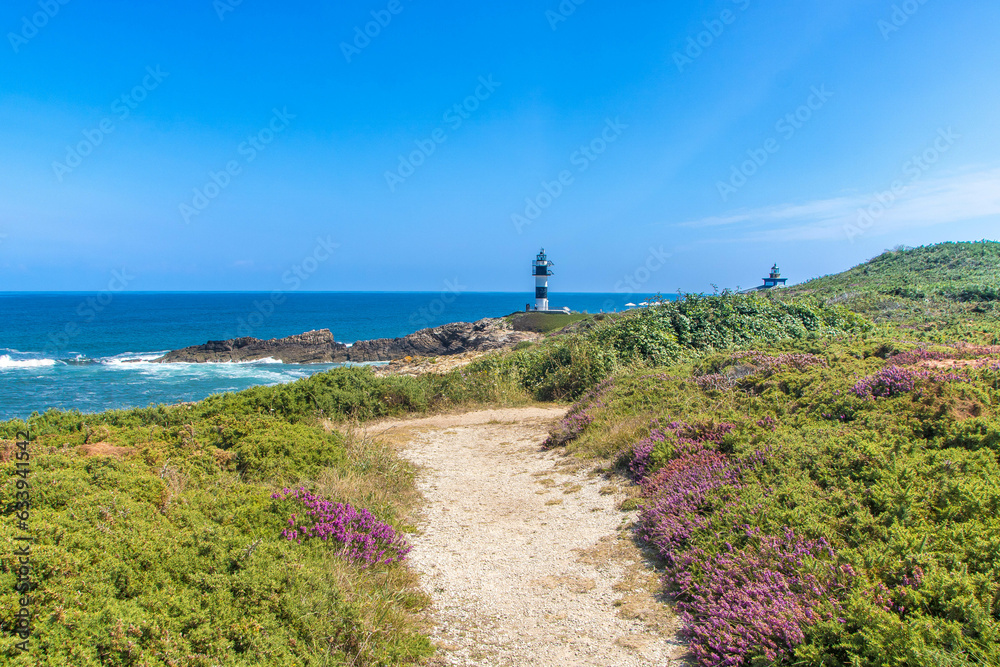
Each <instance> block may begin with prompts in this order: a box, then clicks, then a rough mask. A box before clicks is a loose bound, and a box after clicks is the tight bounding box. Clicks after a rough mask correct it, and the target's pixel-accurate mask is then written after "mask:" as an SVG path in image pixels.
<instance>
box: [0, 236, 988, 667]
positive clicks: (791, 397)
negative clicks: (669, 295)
mask: <svg viewBox="0 0 1000 667" xmlns="http://www.w3.org/2000/svg"><path fill="white" fill-rule="evenodd" d="M997 245H998V244H989V243H983V244H950V245H946V246H943V247H933V248H927V249H924V248H922V249H917V250H910V251H905V252H904V251H893V252H891V253H887V254H886V255H883V256H881V257H880V258H876V259H875V260H873V261H872V262H870V263H868V264H867V265H864V267H859V268H857V269H853V270H852V271H851V272H848V273H849V274H850V275H847V274H842V275H840V276H831V277H827V278H823V279H819V280H817V281H812V282H810V283H807V284H805V285H803V286H801V287H798V288H790V289H788V290H781V291H779V292H769V293H753V294H746V295H744V294H729V293H724V294H720V295H715V296H708V297H702V296H694V295H691V296H687V297H685V298H683V299H681V300H680V301H677V302H663V303H657V304H655V305H654V306H652V307H650V308H643V309H639V310H635V311H632V312H628V313H623V314H615V315H603V316H587V317H583V318H578V319H576V320H575V321H572V322H556V321H555V320H551V321H552V322H553V327H552V329H551V331H552V333H550V334H548V335H546V336H543V337H542V338H541V339H540V340H539V341H538V342H536V343H526V344H521V345H518V346H517V347H516V348H514V349H512V350H508V351H505V352H498V353H492V354H489V355H485V356H483V357H481V358H480V359H478V360H476V361H475V362H473V363H472V364H471V365H468V366H466V367H464V368H461V369H459V370H456V371H453V372H450V373H447V374H443V375H434V374H428V375H424V376H421V377H417V378H413V377H406V376H388V377H377V376H375V375H374V374H373V373H372V372H371V371H370V370H368V369H359V368H354V369H337V370H333V371H329V372H325V373H320V374H317V375H314V376H312V377H310V378H308V379H304V380H301V381H298V382H295V383H292V384H289V385H284V386H278V387H266V388H265V387H261V388H255V389H251V390H248V391H244V392H239V393H235V394H224V395H218V396H213V397H211V398H209V399H207V400H205V401H201V402H199V403H197V404H191V405H180V406H170V407H167V406H156V407H150V408H142V409H135V410H126V411H109V412H105V413H102V414H97V415H83V414H79V413H75V412H58V411H50V412H47V413H44V414H36V415H34V416H33V417H32V418H31V419H30V420H29V423H28V424H24V423H21V422H17V421H14V422H7V423H3V424H0V474H2V475H3V476H4V477H3V480H4V481H3V484H2V486H0V503H3V504H4V506H5V507H7V508H8V509H7V514H8V519H9V518H10V517H11V515H12V513H13V506H12V501H13V500H14V498H15V495H14V494H15V491H16V489H15V487H14V483H13V480H14V479H15V477H14V469H15V461H14V460H13V452H14V451H15V450H14V446H13V442H12V440H13V438H14V437H15V434H16V432H17V431H18V430H21V429H23V428H25V426H28V427H30V429H31V432H32V434H33V435H34V436H35V439H34V441H33V442H32V444H31V454H32V459H31V465H32V477H31V483H32V503H33V505H32V527H33V529H34V530H35V533H36V538H37V539H36V542H35V544H34V546H33V559H34V560H33V562H34V563H35V565H34V567H35V571H34V573H33V576H34V581H35V582H36V587H35V589H34V591H33V596H34V601H33V606H34V610H35V612H36V614H37V615H36V619H35V627H34V635H33V638H32V644H31V646H32V652H31V653H29V654H26V655H22V654H19V653H18V651H17V650H16V648H15V642H16V641H17V640H16V638H13V637H10V636H4V637H3V638H0V655H3V656H4V658H5V660H6V662H7V663H9V664H14V665H64V664H74V665H217V664H226V665H257V664H281V665H395V664H414V663H417V662H419V661H421V660H423V659H424V658H425V657H426V656H428V655H429V654H430V652H431V647H430V644H429V642H428V640H427V638H426V637H425V636H424V634H422V632H421V628H422V626H421V621H420V613H421V610H422V609H423V607H424V605H425V604H426V600H425V599H424V597H423V596H422V595H421V594H420V593H419V592H418V590H419V589H418V588H417V582H416V581H415V580H414V577H413V576H412V574H411V573H410V571H409V570H408V569H407V566H406V563H405V560H404V561H403V562H390V561H398V560H399V559H400V558H401V557H403V556H404V555H405V552H406V545H405V543H404V542H403V541H402V540H404V539H405V533H406V531H407V530H409V528H408V526H407V518H408V517H409V516H410V512H411V510H412V508H413V503H414V502H415V492H414V488H413V473H412V471H411V470H410V468H409V467H408V466H407V465H405V464H404V463H403V462H402V461H401V460H400V459H399V458H398V457H397V456H396V453H395V452H394V450H393V449H392V448H391V447H389V446H388V445H385V444H382V443H379V442H376V441H372V440H369V439H366V438H363V437H360V436H359V435H357V432H356V430H355V429H354V428H352V426H351V425H352V424H356V423H357V422H363V421H366V420H371V419H377V418H382V417H389V416H396V415H402V414H407V413H420V412H428V411H434V410H443V409H454V408H457V407H463V406H475V405H483V404H488V405H498V404H499V405H518V404H526V403H529V402H532V401H539V400H541V401H570V400H573V401H576V404H575V405H574V406H573V408H572V409H571V411H570V413H569V414H568V416H567V418H566V419H565V420H564V421H563V422H562V423H561V424H560V425H559V427H558V428H557V429H556V430H555V431H554V432H553V433H552V435H551V437H550V438H549V442H548V444H549V446H553V447H556V446H559V447H565V448H566V450H567V451H568V452H569V453H571V454H573V455H576V456H581V457H588V458H596V459H603V460H605V461H607V462H608V465H609V467H616V468H617V469H618V470H619V471H620V472H621V474H624V475H627V476H629V477H631V478H633V479H634V480H635V482H636V486H634V487H633V490H634V494H633V496H634V497H633V499H632V500H631V501H629V506H634V507H639V508H641V510H642V512H641V517H642V521H641V525H640V527H639V535H640V537H641V538H643V539H645V540H647V541H648V542H649V543H650V545H651V546H652V547H654V548H655V549H657V550H658V551H659V553H660V555H661V557H662V558H663V561H664V566H663V568H664V575H665V580H666V581H667V582H668V585H669V588H670V591H669V593H670V594H671V596H672V597H673V598H674V599H676V600H677V603H678V604H679V605H680V609H681V611H682V612H683V614H684V620H685V628H686V630H685V632H686V633H687V636H688V637H689V639H690V641H691V646H692V650H693V651H694V654H695V657H696V659H697V660H698V661H699V663H700V664H703V665H737V666H738V665H764V664H809V665H830V666H833V665H838V666H839V665H844V666H847V665H851V666H861V665H871V666H873V667H874V666H875V665H908V666H909V665H912V666H913V667H917V666H923V665H987V664H1000V654H998V653H997V648H996V647H997V646H998V645H1000V551H998V547H997V545H1000V519H998V518H997V517H1000V469H998V465H1000V458H998V457H1000V454H998V443H1000V421H998V419H1000V417H998V413H997V404H998V399H1000V378H998V369H1000V350H998V349H997V348H992V347H988V345H990V344H994V343H996V340H997V339H996V335H997V333H998V331H1000V329H998V326H997V323H996V319H995V311H994V310H993V307H992V304H994V302H995V300H994V299H992V297H991V296H990V295H992V294H994V292H991V291H990V290H995V289H996V288H997V286H998V285H997V280H996V273H995V270H996V269H995V267H996V263H995V255H996V251H997ZM865 267H867V268H865ZM864 271H867V274H865V273H864ZM991 272H993V273H991ZM904 286H905V289H910V290H913V291H912V292H906V293H903V291H902V290H903V289H904ZM893 290H895V292H896V293H894V292H893ZM918 292H919V293H918ZM973 296H975V298H972V297H973ZM848 306H849V307H848ZM855 310H859V311H862V312H863V313H864V315H859V314H858V313H857V312H854V311H855ZM536 315H537V314H536ZM541 317H544V318H546V320H547V321H549V318H560V317H563V316H559V315H552V316H550V315H544V316H541ZM872 320H876V321H877V323H874V324H873V322H872ZM567 324H571V325H572V326H570V327H569V328H568V329H565V327H566V326H567ZM973 343H977V344H976V345H974V344H973ZM303 499H305V500H303ZM295 503H299V504H301V505H302V507H299V506H298V505H296V504H295ZM338 503H339V504H338ZM306 507H310V508H320V510H321V511H320V515H321V519H317V518H316V517H315V516H313V515H310V516H312V518H310V519H309V520H306V519H304V518H303V517H304V516H305V513H304V512H305V509H306ZM296 512H298V515H297V516H291V515H292V514H296ZM358 531H362V532H361V533H359V532H358ZM364 531H370V532H367V533H365V532H364ZM15 532H16V531H15V529H14V522H13V521H11V520H8V521H5V522H4V523H3V527H2V535H3V539H4V541H5V544H7V545H8V548H9V550H11V551H12V548H11V546H10V545H12V544H13V537H14V535H15ZM376 534H377V535H379V536H382V537H381V538H380V539H381V540H382V541H381V542H378V541H375V542H373V541H372V540H371V539H367V538H368V537H371V536H373V535H376ZM359 535H360V537H359ZM401 535H402V537H401ZM324 536H333V537H332V538H330V539H323V537H324ZM303 537H305V538H308V539H302V538H303ZM356 538H357V539H356ZM362 538H364V539H362ZM352 544H353V545H354V546H351V545H352ZM358 545H366V546H365V547H364V549H362V548H361V547H360V546H358ZM380 545H382V546H385V547H386V548H388V546H391V549H389V550H388V551H385V549H382V546H380ZM365 549H367V551H366V550H365ZM385 554H388V555H385ZM362 556H363V557H362ZM15 582H16V574H15V572H14V569H13V567H12V565H11V563H10V562H8V561H4V562H3V563H0V622H3V623H4V625H5V626H6V627H10V624H11V623H12V621H13V618H14V614H15V613H16V609H17V598H18V596H17V594H16V592H15V590H14V585H15Z"/></svg>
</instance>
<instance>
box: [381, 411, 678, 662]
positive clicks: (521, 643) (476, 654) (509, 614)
mask: <svg viewBox="0 0 1000 667" xmlns="http://www.w3.org/2000/svg"><path fill="white" fill-rule="evenodd" d="M562 413H563V411H562V410H559V409H551V408H519V409H505V410H490V411H481V412H472V413H466V414H460V415H444V416H436V417H429V418H422V419H413V420H406V421H393V422H382V423H380V424H376V425H373V426H372V428H371V429H370V433H372V434H373V435H380V436H381V437H383V438H389V439H392V440H394V441H396V442H399V443H400V444H401V445H402V446H403V454H404V456H405V457H407V458H408V459H409V460H411V461H413V462H414V463H416V464H418V465H419V466H420V467H421V470H422V472H421V474H420V476H419V487H420V490H421V492H422V493H423V494H424V496H425V498H426V504H425V510H424V513H423V517H422V526H421V533H420V534H419V535H417V536H414V538H413V540H412V541H413V544H414V549H413V551H412V552H411V554H410V562H411V564H412V565H413V566H414V567H415V568H416V569H417V570H418V571H419V572H420V573H421V576H422V580H423V582H424V586H425V588H426V589H427V591H428V592H429V593H430V594H431V596H432V598H433V601H434V604H433V609H432V612H431V618H430V621H431V623H432V625H433V629H432V633H431V634H432V637H433V639H434V641H435V643H436V644H437V645H438V647H439V649H440V650H439V651H438V654H437V655H436V656H435V658H434V659H433V660H432V662H431V664H432V665H490V666H493V665H496V666H508V665H509V666H517V667H526V666H529V665H539V666H541V665H545V666H546V667H553V666H560V667H563V666H565V667H571V666H574V665H601V666H610V665H615V666H620V667H633V666H635V667H639V666H646V665H650V666H652V665H658V666H662V665H673V664H676V665H679V664H682V663H680V662H679V658H680V656H682V655H683V654H684V649H683V647H682V646H681V645H680V643H679V642H678V641H677V640H676V637H675V631H676V625H677V623H676V619H675V618H674V617H673V616H672V615H671V614H670V612H669V610H668V608H667V607H666V606H665V605H664V604H662V602H660V601H658V600H657V599H656V597H655V593H656V591H657V590H658V584H657V577H656V575H655V572H654V571H653V570H651V569H650V568H649V566H648V565H647V564H646V562H645V561H644V559H643V556H642V554H641V552H640V551H639V549H638V548H637V547H636V546H635V545H634V544H633V542H632V540H631V531H630V530H629V529H628V524H629V522H630V521H631V520H632V519H634V516H632V515H629V514H625V513H622V512H621V511H619V510H618V509H617V504H618V502H619V501H620V500H621V499H622V496H621V495H620V494H619V493H618V489H617V487H616V486H615V485H614V484H609V482H608V481H607V480H606V479H605V478H603V477H602V476H601V475H599V474H597V473H596V472H595V471H594V470H593V469H592V468H589V467H586V466H582V465H580V464H579V463H578V462H576V461H575V460H573V459H570V458H566V457H564V456H562V454H561V453H558V452H546V451H544V450H543V449H542V448H541V443H542V441H544V439H545V437H546V434H547V431H548V428H549V427H550V426H551V424H552V423H553V422H554V421H555V420H556V419H558V418H559V417H561V416H562Z"/></svg>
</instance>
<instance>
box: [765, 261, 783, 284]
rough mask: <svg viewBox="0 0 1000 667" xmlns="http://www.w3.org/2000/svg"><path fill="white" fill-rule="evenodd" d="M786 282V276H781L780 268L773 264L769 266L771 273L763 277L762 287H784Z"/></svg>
mask: <svg viewBox="0 0 1000 667" xmlns="http://www.w3.org/2000/svg"><path fill="white" fill-rule="evenodd" d="M787 282H788V278H782V277H781V269H779V268H778V265H777V264H775V265H774V266H772V267H771V275H770V276H768V277H767V278H764V286H763V289H771V288H772V287H784V286H785V283H787Z"/></svg>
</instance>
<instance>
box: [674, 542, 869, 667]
mask: <svg viewBox="0 0 1000 667" xmlns="http://www.w3.org/2000/svg"><path fill="white" fill-rule="evenodd" d="M746 536H747V537H748V538H749V544H748V545H747V546H746V547H744V548H743V549H735V548H733V547H732V545H726V548H725V549H724V550H723V551H721V552H719V553H716V554H714V555H706V554H705V553H704V552H701V551H692V552H689V553H686V554H684V556H683V558H681V559H680V560H679V561H678V562H677V563H676V564H675V565H674V567H672V568H671V576H672V578H673V579H674V583H675V585H676V586H677V587H678V588H679V589H680V590H681V591H683V592H684V594H685V595H684V598H683V599H682V600H681V601H680V603H679V604H678V608H679V609H680V611H681V613H682V616H683V618H684V621H685V624H686V627H685V634H686V635H687V637H688V638H689V639H690V641H691V651H692V653H693V654H694V656H695V658H696V660H697V661H698V663H699V664H700V665H706V666H708V665H711V666H715V665H732V666H734V667H738V666H741V665H749V664H751V663H752V659H751V658H752V656H761V657H763V658H764V659H765V660H767V661H768V662H771V663H774V662H778V661H780V660H781V659H782V658H784V657H786V656H789V655H791V654H792V652H793V651H794V649H795V647H796V646H798V645H800V644H802V643H803V642H804V641H805V634H804V632H803V629H804V628H805V627H807V626H809V625H811V624H814V623H816V622H817V621H819V620H821V619H823V620H837V621H840V622H842V619H840V618H838V617H837V616H836V614H837V613H838V612H839V611H840V610H839V605H838V604H837V602H836V597H835V596H836V594H837V593H838V592H839V591H841V590H842V589H845V588H846V587H847V586H848V585H849V583H850V582H851V580H852V578H853V577H852V575H853V570H851V569H850V566H843V567H837V565H836V560H837V558H836V554H834V552H833V550H832V549H831V548H830V546H829V545H828V544H827V543H826V541H825V540H822V539H820V540H804V539H802V538H801V537H799V536H798V535H796V534H795V533H794V532H793V531H792V530H790V529H788V528H786V529H785V530H784V532H783V533H782V534H781V535H776V536H772V535H764V534H762V533H761V531H760V530H758V529H751V528H747V529H746Z"/></svg>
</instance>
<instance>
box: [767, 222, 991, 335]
mask: <svg viewBox="0 0 1000 667" xmlns="http://www.w3.org/2000/svg"><path fill="white" fill-rule="evenodd" d="M781 293H782V298H786V299H788V298H801V297H813V298H817V299H820V300H821V301H822V302H823V303H827V304H841V305H844V306H847V307H848V308H850V309H852V310H854V311H856V312H859V313H863V314H865V315H868V316H869V317H872V318H873V319H875V320H877V321H887V322H895V323H902V324H907V325H908V326H909V327H911V328H917V329H919V330H921V331H929V332H934V331H938V330H946V329H948V328H950V327H951V328H954V327H957V328H958V330H959V331H960V332H961V333H963V334H968V335H977V334H981V333H984V332H983V331H982V328H983V327H982V325H983V324H984V323H985V324H986V328H987V329H988V331H987V332H985V333H990V334H991V335H992V334H994V325H995V324H996V321H997V314H998V313H1000V243H997V242H995V241H981V242H977V243H941V244H938V245H932V246H924V247H920V248H909V249H897V250H888V251H886V252H884V253H882V254H881V255H879V256H878V257H875V258H874V259H871V260H869V261H868V262H865V263H864V264H861V265H859V266H856V267H854V268H853V269H850V270H848V271H844V272H843V273H838V274H836V275H832V276H824V277H822V278H817V279H815V280H810V281H808V282H806V283H803V284H801V285H795V286H793V287H789V288H788V289H786V290H782V291H781ZM970 317H975V319H976V320H977V323H976V324H977V330H967V329H963V327H962V323H963V322H965V323H968V321H969V319H970Z"/></svg>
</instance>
